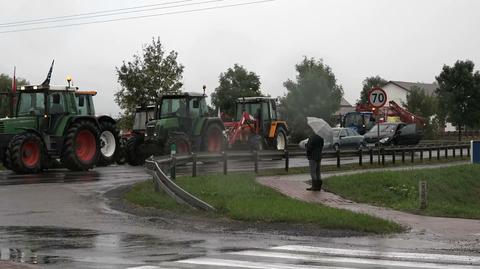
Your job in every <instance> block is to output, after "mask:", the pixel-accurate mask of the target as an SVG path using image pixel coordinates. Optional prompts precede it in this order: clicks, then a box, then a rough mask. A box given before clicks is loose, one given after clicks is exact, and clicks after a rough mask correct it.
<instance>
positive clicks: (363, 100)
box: [359, 75, 388, 104]
mask: <svg viewBox="0 0 480 269" xmlns="http://www.w3.org/2000/svg"><path fill="white" fill-rule="evenodd" d="M387 83H388V81H386V80H385V79H383V78H381V77H380V76H378V75H377V76H373V77H367V78H365V79H364V80H363V82H362V85H363V87H362V91H361V92H360V100H359V103H360V104H368V92H369V91H370V90H371V89H372V88H374V87H383V86H385V85H386V84H387Z"/></svg>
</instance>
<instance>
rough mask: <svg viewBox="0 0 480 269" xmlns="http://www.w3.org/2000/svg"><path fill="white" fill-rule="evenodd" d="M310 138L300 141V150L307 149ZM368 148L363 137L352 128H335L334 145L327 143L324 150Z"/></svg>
mask: <svg viewBox="0 0 480 269" xmlns="http://www.w3.org/2000/svg"><path fill="white" fill-rule="evenodd" d="M307 142H308V138H307V139H304V140H302V141H300V143H299V146H300V148H303V149H305V147H306V145H307ZM363 147H366V143H365V141H364V138H363V136H362V135H360V134H358V133H357V132H356V131H355V130H353V129H350V128H333V143H332V144H330V143H325V144H324V146H323V148H324V149H334V150H337V149H359V148H363Z"/></svg>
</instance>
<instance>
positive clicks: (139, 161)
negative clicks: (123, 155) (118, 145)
mask: <svg viewBox="0 0 480 269" xmlns="http://www.w3.org/2000/svg"><path fill="white" fill-rule="evenodd" d="M143 141H144V138H143V136H142V135H134V136H132V137H130V138H129V139H128V140H127V146H126V151H127V163H128V164H129V165H131V166H138V165H143V164H144V163H145V159H147V156H144V154H142V153H141V152H140V149H139V148H140V145H142V144H143Z"/></svg>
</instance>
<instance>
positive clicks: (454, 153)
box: [452, 146, 457, 158]
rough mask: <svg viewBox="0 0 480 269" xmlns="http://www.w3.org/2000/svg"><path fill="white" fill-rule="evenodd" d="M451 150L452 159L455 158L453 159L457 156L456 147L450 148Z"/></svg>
mask: <svg viewBox="0 0 480 269" xmlns="http://www.w3.org/2000/svg"><path fill="white" fill-rule="evenodd" d="M452 150H453V154H452V156H453V158H455V157H456V156H457V153H456V151H457V147H456V146H453V147H452Z"/></svg>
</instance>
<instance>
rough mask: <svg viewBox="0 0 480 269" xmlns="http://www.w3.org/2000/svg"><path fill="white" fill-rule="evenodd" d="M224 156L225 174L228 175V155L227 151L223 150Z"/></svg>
mask: <svg viewBox="0 0 480 269" xmlns="http://www.w3.org/2000/svg"><path fill="white" fill-rule="evenodd" d="M222 158H223V174H224V175H226V174H227V172H228V156H227V153H226V152H225V151H224V152H222Z"/></svg>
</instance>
